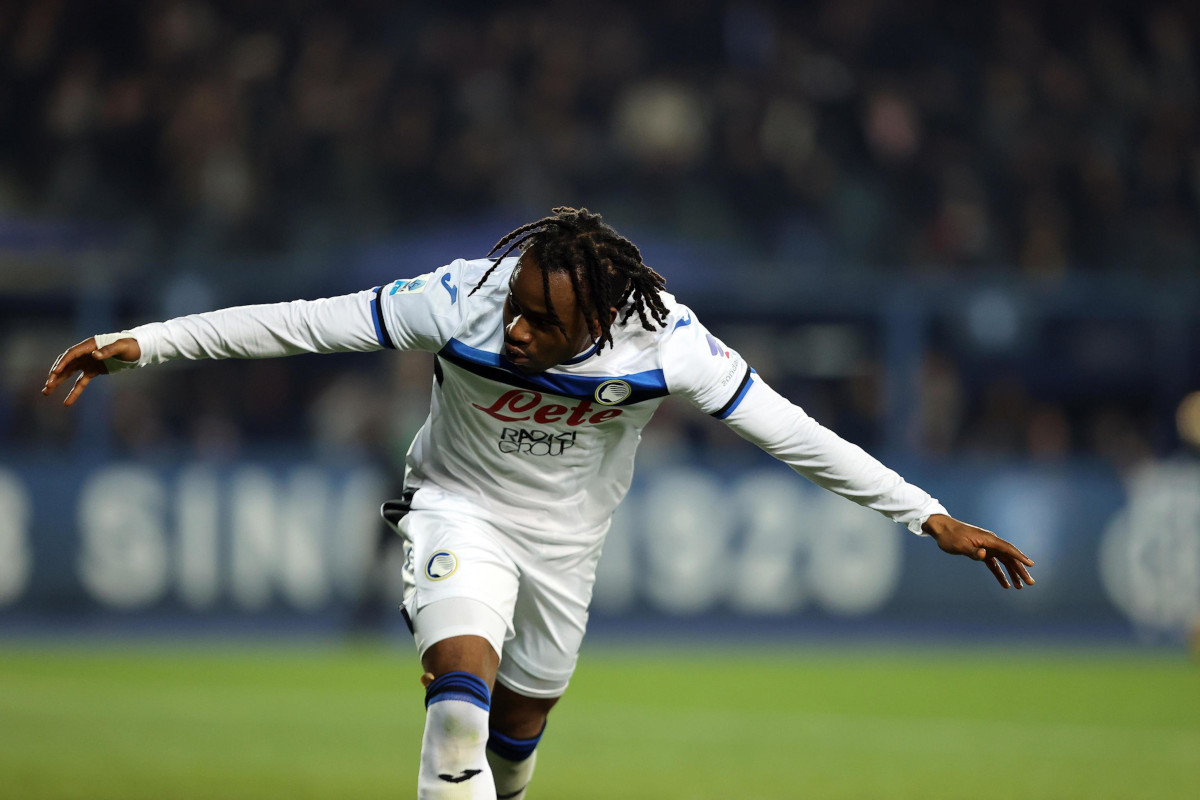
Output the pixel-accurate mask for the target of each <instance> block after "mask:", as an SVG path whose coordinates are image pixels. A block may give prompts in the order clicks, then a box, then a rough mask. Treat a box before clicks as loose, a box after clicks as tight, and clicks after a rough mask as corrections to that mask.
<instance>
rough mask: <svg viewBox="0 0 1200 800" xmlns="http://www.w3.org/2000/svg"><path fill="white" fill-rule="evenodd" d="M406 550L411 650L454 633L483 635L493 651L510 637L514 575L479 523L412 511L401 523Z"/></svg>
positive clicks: (500, 548) (508, 561)
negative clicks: (409, 565) (413, 642)
mask: <svg viewBox="0 0 1200 800" xmlns="http://www.w3.org/2000/svg"><path fill="white" fill-rule="evenodd" d="M401 528H402V532H403V533H404V535H405V537H406V539H407V540H408V543H409V546H410V547H411V552H412V567H413V568H412V570H411V577H410V578H406V580H411V585H409V586H406V590H405V600H404V603H405V608H406V610H407V612H408V613H409V615H410V617H411V619H412V625H413V637H414V639H415V640H416V643H417V650H418V652H419V653H420V654H421V656H422V657H424V655H425V653H426V652H427V651H428V650H429V648H431V647H432V646H433V645H435V644H437V643H438V642H441V641H444V640H447V639H451V638H454V637H459V636H476V637H481V638H484V639H486V640H487V641H488V642H489V643H490V644H491V645H492V647H493V649H494V650H495V651H496V653H497V654H499V653H500V652H501V651H502V649H503V646H504V642H505V640H506V639H508V638H509V637H510V636H511V633H512V628H513V624H512V620H513V613H514V609H515V607H516V602H517V592H518V587H519V585H520V576H519V574H518V571H517V567H516V565H515V563H514V562H513V560H512V558H511V557H510V556H509V555H508V553H506V552H505V549H504V547H503V546H502V544H501V543H500V542H499V540H498V539H497V538H496V537H495V536H494V535H493V534H492V533H491V532H489V530H488V528H487V526H486V524H485V523H483V522H481V521H479V520H476V519H474V518H471V517H468V516H465V515H461V514H448V513H440V512H431V511H413V512H411V513H410V514H409V515H408V516H407V517H405V518H404V521H403V522H402V523H401Z"/></svg>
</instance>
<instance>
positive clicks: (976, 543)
mask: <svg viewBox="0 0 1200 800" xmlns="http://www.w3.org/2000/svg"><path fill="white" fill-rule="evenodd" d="M921 529H922V530H923V531H925V533H927V534H929V536H930V537H931V538H932V539H933V540H934V541H936V542H937V545H938V547H940V548H941V549H942V550H944V551H946V552H947V553H950V554H951V555H959V556H966V557H967V558H971V559H974V560H975V561H982V562H983V563H984V564H986V565H987V568H988V569H990V570H991V571H992V574H993V575H995V576H996V580H997V581H999V582H1000V585H1001V586H1003V587H1004V588H1005V589H1008V588H1016V589H1020V588H1021V587H1022V585H1024V586H1033V578H1031V577H1030V575H1029V570H1028V569H1027V568H1028V567H1032V566H1033V559H1031V558H1030V557H1029V556H1027V555H1025V554H1024V553H1022V552H1021V551H1020V550H1018V549H1017V547H1016V546H1015V545H1013V544H1012V543H1010V542H1006V541H1005V540H1003V539H1001V538H1000V537H999V536H997V535H996V534H994V533H992V532H991V531H985V530H984V529H983V528H977V527H975V526H974V525H968V524H967V523H965V522H961V521H959V520H957V519H955V518H954V517H950V516H947V515H945V514H932V515H930V517H929V519H927V520H925V524H924V525H922V526H921ZM1001 565H1003V568H1001ZM1005 570H1007V571H1008V575H1005V574H1004V572H1005Z"/></svg>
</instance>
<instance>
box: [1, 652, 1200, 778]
mask: <svg viewBox="0 0 1200 800" xmlns="http://www.w3.org/2000/svg"><path fill="white" fill-rule="evenodd" d="M418 672H419V670H418V669H417V666H416V659H415V656H414V655H413V653H412V651H411V650H410V649H403V650H401V649H392V648H383V647H372V646H362V647H348V648H345V649H338V648H301V647H255V648H249V647H231V646H228V645H224V646H218V645H205V644H190V645H175V646H151V645H145V644H139V645H135V646H121V647H117V646H109V647H103V648H95V647H93V648H87V647H83V646H67V645H60V646H49V645H31V644H14V643H12V642H9V643H3V642H0V797H2V798H5V799H6V800H7V798H14V799H17V798H19V799H20V800H36V799H38V798H93V797H94V798H109V797H112V798H124V799H126V800H134V799H135V798H155V800H158V798H167V797H169V798H274V797H287V798H376V797H378V798H384V797H387V798H397V797H412V796H413V795H414V794H415V792H414V787H415V783H416V777H415V774H416V764H417V752H418V748H419V746H420V740H421V724H422V719H423V712H422V705H421V697H422V691H421V688H420V686H419V684H418V680H417V678H418ZM1197 786H1200V666H1198V665H1197V664H1196V663H1194V662H1191V661H1188V660H1187V659H1186V658H1185V657H1184V656H1183V655H1177V656H1171V655H1157V656H1144V655H1143V656H1138V655H1135V654H1131V653H1121V652H1115V653H1114V652H1112V651H1100V650H1082V649H1081V650H1069V651H1058V652H1053V653H1039V652H1037V651H1034V650H1020V651H1018V652H1016V653H1012V652H1008V651H1005V650H1004V649H1001V648H989V649H987V650H965V649H951V648H945V647H938V648H931V649H928V650H922V649H918V648H911V649H904V650H901V651H896V650H879V649H872V648H868V647H851V648H847V647H838V648H830V649H821V648H817V647H811V648H803V649H789V650H778V649H776V650H771V649H765V648H757V649H750V650H747V651H746V652H744V653H741V654H738V653H736V652H734V651H732V650H729V649H718V650H714V649H712V648H705V647H701V646H699V645H688V646H684V647H680V648H674V649H668V648H665V647H664V648H660V649H656V650H648V649H637V648H633V647H622V648H615V647H600V646H593V647H592V648H590V649H589V650H588V651H587V652H585V654H584V657H583V659H582V660H581V664H580V668H579V671H578V673H577V674H576V678H575V682H574V684H573V685H572V687H571V690H570V691H569V692H568V694H567V697H566V699H564V700H563V702H562V703H561V704H560V706H559V708H558V709H557V710H556V711H555V712H554V714H553V715H552V718H551V721H550V726H549V729H548V732H547V735H546V738H545V740H544V741H543V744H542V747H541V750H540V755H539V763H538V771H537V777H536V779H535V781H534V784H533V787H532V788H531V790H530V798H531V800H539V799H541V800H550V799H551V798H556V799H557V798H585V799H586V798H595V799H596V800H600V799H601V798H604V800H610V798H654V799H655V800H662V799H663V798H680V799H681V800H700V799H701V798H713V799H714V800H715V799H716V798H722V799H723V798H740V799H741V800H756V799H763V800H765V799H766V798H921V800H930V799H931V798H993V797H994V798H1012V797H1020V798H1055V799H1056V800H1058V799H1059V798H1076V797H1078V798H1090V799H1095V798H1183V797H1187V798H1191V797H1195V796H1197V795H1196V794H1195V792H1196V787H1197Z"/></svg>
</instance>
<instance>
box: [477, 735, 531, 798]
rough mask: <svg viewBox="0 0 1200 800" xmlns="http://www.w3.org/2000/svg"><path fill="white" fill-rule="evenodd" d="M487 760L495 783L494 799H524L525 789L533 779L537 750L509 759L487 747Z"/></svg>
mask: <svg viewBox="0 0 1200 800" xmlns="http://www.w3.org/2000/svg"><path fill="white" fill-rule="evenodd" d="M487 760H488V764H489V765H490V766H491V768H492V779H493V780H494V781H495V783H496V800H525V789H526V788H528V787H529V782H530V781H531V780H533V767H534V765H535V764H536V763H537V751H536V750H535V751H534V752H533V754H532V755H530V756H529V758H525V759H522V760H520V761H509V760H508V759H507V758H504V757H503V756H498V755H496V753H495V752H494V751H493V750H492V749H491V748H488V751H487Z"/></svg>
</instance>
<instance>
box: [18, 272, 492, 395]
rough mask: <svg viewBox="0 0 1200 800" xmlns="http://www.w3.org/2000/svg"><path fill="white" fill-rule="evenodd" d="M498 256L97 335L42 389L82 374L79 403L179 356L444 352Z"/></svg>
mask: <svg viewBox="0 0 1200 800" xmlns="http://www.w3.org/2000/svg"><path fill="white" fill-rule="evenodd" d="M491 264H492V262H490V261H486V260H480V261H472V262H468V261H463V260H461V259H460V260H458V261H454V262H453V263H451V264H448V265H447V266H444V267H441V268H440V269H437V270H434V271H433V272H430V273H427V274H425V275H420V276H418V277H416V278H410V279H403V280H398V281H395V282H393V283H390V284H387V285H386V286H377V287H375V288H374V289H367V290H365V291H361V292H356V293H354V294H347V295H341V296H339V297H327V298H322V299H319V300H293V301H292V302H289V303H270V304H266V305H253V306H237V307H234V308H223V309H220V310H217V311H208V312H205V313H203V314H193V315H191V316H187V317H178V318H176V319H170V320H167V321H166V322H151V323H149V324H147V325H139V326H138V327H136V328H133V329H132V330H128V331H121V332H119V333H105V334H98V335H97V336H95V337H94V338H92V339H87V340H85V341H83V342H80V343H79V344H77V345H75V346H74V347H72V348H71V349H70V350H68V351H67V352H65V353H63V354H62V355H61V356H59V357H58V360H57V361H56V362H54V366H53V367H52V368H51V370H50V375H49V377H48V378H47V379H46V385H45V386H44V387H43V388H42V394H44V395H50V394H53V393H54V390H55V389H57V388H58V386H59V384H61V383H62V382H63V381H65V380H66V379H67V378H69V377H71V376H72V375H74V374H75V373H77V372H79V373H82V374H81V375H80V377H79V380H77V381H76V382H75V385H74V386H73V387H72V389H71V391H70V392H69V393H68V394H67V398H66V401H65V404H66V405H68V406H69V405H72V404H73V403H74V402H75V401H76V400H77V399H78V397H79V395H80V393H81V392H83V390H84V388H86V387H87V385H88V383H89V382H90V381H91V380H92V378H94V377H96V376H97V375H103V374H106V373H109V372H116V371H119V370H123V369H131V368H133V367H145V366H149V365H151V364H161V363H163V362H166V361H172V360H174V359H181V358H182V359H193V360H194V359H202V358H211V359H224V358H276V357H279V356H290V355H296V354H298V353H347V352H368V351H372V350H381V349H384V348H389V349H396V350H427V351H430V352H437V351H438V350H439V349H440V348H441V347H442V346H443V345H445V343H446V342H447V341H448V340H449V338H450V337H451V336H453V335H454V332H455V331H456V330H457V329H458V327H459V325H460V324H462V321H463V320H464V319H465V318H466V317H465V312H464V306H466V305H467V297H468V296H469V292H467V291H459V287H461V286H464V282H465V285H466V286H470V285H472V284H473V283H474V281H476V280H478V278H479V276H480V275H481V274H483V272H484V270H486V269H487V268H489V267H490V266H491Z"/></svg>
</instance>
